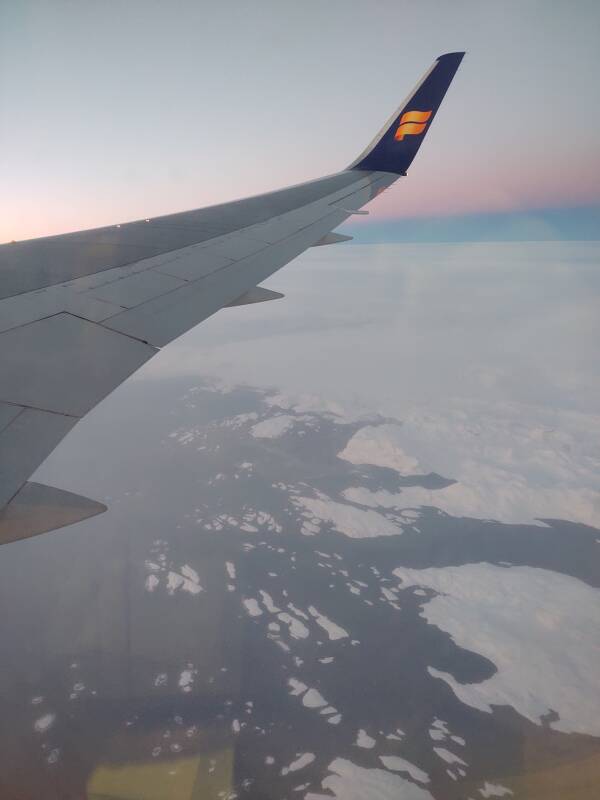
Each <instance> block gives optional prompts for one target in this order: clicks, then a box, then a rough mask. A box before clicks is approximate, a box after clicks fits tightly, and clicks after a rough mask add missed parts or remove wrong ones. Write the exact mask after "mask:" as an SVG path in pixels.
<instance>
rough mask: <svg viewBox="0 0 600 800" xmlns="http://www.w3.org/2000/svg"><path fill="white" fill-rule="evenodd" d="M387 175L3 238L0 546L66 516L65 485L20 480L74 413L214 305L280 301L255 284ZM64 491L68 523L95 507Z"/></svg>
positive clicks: (346, 175)
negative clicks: (58, 232) (94, 226)
mask: <svg viewBox="0 0 600 800" xmlns="http://www.w3.org/2000/svg"><path fill="white" fill-rule="evenodd" d="M394 179H395V176H394V175H390V174H387V173H383V172H382V173H375V172H368V171H360V170H359V171H356V170H352V171H347V172H342V173H339V174H337V175H334V176H331V177H328V178H323V179H321V180H317V181H312V182H310V183H307V184H303V185H300V186H298V187H292V188H290V189H286V190H283V191H280V192H273V193H271V194H266V195H262V196H259V197H254V198H250V199H248V200H241V201H237V202H235V203H231V204H226V205H222V206H215V207H213V208H207V209H202V210H199V211H190V212H185V213H182V214H175V215H170V216H167V217H160V218H158V219H153V220H143V221H141V222H132V223H127V224H123V225H115V226H112V227H110V228H100V229H98V230H92V231H83V232H80V233H74V234H66V235H64V236H54V237H48V238H45V239H37V240H32V241H26V242H21V243H15V244H6V245H2V246H1V247H0V294H1V295H2V298H1V299H0V509H2V508H3V509H4V510H3V511H0V542H2V541H4V542H6V541H10V540H13V539H15V538H23V536H27V535H33V534H35V533H40V532H41V530H40V528H41V529H42V530H47V529H50V528H54V527H58V526H59V524H67V523H66V522H65V521H64V509H65V502H66V501H65V495H66V493H64V492H59V491H58V490H55V491H56V493H57V494H56V496H54V495H52V494H49V491H48V487H41V486H39V485H38V484H34V483H28V482H27V480H28V478H29V476H30V475H31V474H32V473H33V472H34V471H35V470H36V469H37V467H38V466H39V465H40V464H41V463H42V461H44V459H45V458H46V457H47V456H48V455H49V453H50V452H51V451H52V450H53V449H54V448H55V447H56V446H57V444H58V443H59V442H60V441H61V439H62V438H63V437H64V436H65V435H66V434H67V433H68V432H69V431H70V430H71V429H72V428H73V426H74V425H75V424H76V422H77V421H78V420H79V419H81V417H82V416H84V415H85V414H86V413H87V412H88V411H90V410H91V409H92V408H93V407H94V406H95V405H97V403H99V402H100V401H101V400H102V399H103V398H104V397H106V395H108V394H109V393H110V392H111V391H112V390H113V389H115V388H116V387H117V386H118V385H119V384H120V383H122V382H123V381H124V380H125V379H126V378H127V377H129V376H130V375H131V374H132V373H133V372H135V371H136V370H137V369H138V368H139V367H141V366H142V365H143V364H144V363H145V362H146V361H148V359H150V358H152V356H153V355H154V354H155V353H156V352H158V349H159V348H161V347H163V346H165V345H166V344H168V343H169V342H171V341H172V340H173V339H175V338H177V337H178V336H180V335H181V334H183V333H185V332H186V331H188V330H189V329H190V328H192V327H193V326H194V325H197V324H198V323H199V322H202V321H203V320H204V319H206V318H207V317H209V316H211V315H212V314H214V313H215V312H216V311H218V310H219V309H221V308H223V307H225V306H229V305H241V304H244V303H253V302H261V301H263V300H267V299H273V298H275V297H278V296H280V295H278V294H277V293H275V292H269V291H268V290H266V289H262V288H261V287H259V286H258V284H260V282H261V281H264V280H265V279H266V278H267V277H269V276H270V275H272V274H273V273H274V272H275V271H276V270H278V269H280V268H281V267H282V266H284V265H285V264H287V263H288V262H289V261H291V260H292V259H294V258H295V257H296V256H298V255H299V254H300V253H302V252H303V251H304V250H306V249H307V248H308V247H311V246H313V245H316V244H320V243H321V242H322V243H329V242H328V240H327V238H326V237H327V235H328V234H330V232H331V231H332V230H333V229H334V228H335V227H337V226H338V225H339V224H340V223H342V222H344V221H345V220H346V219H347V218H348V217H349V216H350V215H351V213H352V212H353V211H355V210H358V209H359V208H360V207H361V206H362V205H364V204H365V203H366V202H368V201H369V200H370V199H371V198H372V197H373V196H374V194H375V193H377V192H378V191H380V190H381V189H382V188H385V187H386V186H388V185H389V184H390V183H392V182H393V180H394ZM343 238H344V237H341V236H339V237H338V236H334V237H333V238H331V239H330V240H329V241H331V242H335V241H337V240H338V239H339V240H343ZM38 495H39V497H38ZM42 495H43V497H42ZM40 497H42V499H40ZM70 497H71V498H73V497H75V496H73V495H71V496H70ZM76 499H78V500H80V501H81V503H80V504H79V505H78V504H77V503H75V504H73V503H71V505H72V507H73V508H72V510H73V514H74V515H75V519H82V518H84V517H85V516H89V515H90V514H95V513H99V511H102V510H104V507H103V506H101V505H99V504H97V503H92V502H91V501H87V500H85V499H84V498H76ZM53 500H54V505H53ZM40 508H43V514H42V513H40ZM34 512H35V514H34ZM32 514H34V516H35V517H36V521H35V522H33V523H32ZM69 521H74V519H70V518H68V519H67V522H69Z"/></svg>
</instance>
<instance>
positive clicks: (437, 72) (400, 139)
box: [349, 53, 465, 175]
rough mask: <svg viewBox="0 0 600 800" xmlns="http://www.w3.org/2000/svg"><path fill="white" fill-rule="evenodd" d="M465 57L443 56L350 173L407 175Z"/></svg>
mask: <svg viewBox="0 0 600 800" xmlns="http://www.w3.org/2000/svg"><path fill="white" fill-rule="evenodd" d="M464 55H465V54H464V53H446V54H445V55H443V56H440V57H439V58H438V59H437V61H435V63H434V64H433V66H432V67H431V68H430V69H429V70H428V71H427V72H426V73H425V75H424V76H423V77H422V78H421V80H420V81H419V83H418V84H417V86H416V88H415V89H414V91H413V92H412V94H411V95H410V96H409V97H408V99H407V100H405V101H404V103H402V105H401V106H400V108H399V109H398V110H397V111H396V112H395V113H394V115H393V116H392V117H391V119H390V120H389V121H388V122H387V123H386V125H384V127H383V128H382V129H381V130H380V131H379V133H378V134H377V136H376V137H375V139H374V140H373V141H372V142H371V144H370V145H369V146H368V147H367V149H366V150H365V151H364V152H363V153H361V154H360V156H359V157H358V158H357V159H356V161H354V162H353V163H352V164H350V167H349V169H369V170H377V171H382V172H393V173H395V174H397V175H404V174H405V173H406V170H407V169H408V168H409V167H410V165H411V164H412V161H413V158H414V157H415V156H416V154H417V151H418V149H419V147H420V146H421V142H422V141H423V139H424V138H425V136H426V134H427V131H428V130H429V128H430V126H431V123H432V122H433V120H434V118H435V115H436V114H437V111H438V108H439V107H440V105H441V103H442V100H443V99H444V95H445V94H446V92H447V91H448V87H449V86H450V83H451V82H452V78H454V75H455V74H456V70H457V69H458V67H459V65H460V62H461V61H462V60H463V56H464Z"/></svg>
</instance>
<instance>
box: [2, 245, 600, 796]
mask: <svg viewBox="0 0 600 800" xmlns="http://www.w3.org/2000/svg"><path fill="white" fill-rule="evenodd" d="M322 251H324V252H322ZM599 255H600V245H597V244H594V243H585V244H577V243H570V244H569V245H568V246H567V245H562V244H550V243H544V244H530V243H525V244H519V245H504V244H503V245H476V246H455V245H452V246H425V245H423V246H405V245H394V246H347V247H345V248H342V247H337V248H319V249H318V250H315V251H314V252H311V253H308V254H306V255H305V256H304V257H302V258H301V259H299V260H298V261H297V262H295V263H294V264H293V265H290V267H289V268H287V269H286V270H284V271H283V272H282V273H280V274H279V275H276V276H275V277H274V278H273V279H272V280H271V281H270V283H269V286H272V288H274V289H280V290H282V291H284V292H285V293H286V295H287V296H286V299H285V300H282V301H278V302H277V303H269V304H264V305H262V306H259V307H254V308H252V307H251V308H245V309H244V308H239V309H229V310H226V311H223V312H221V313H220V314H218V315H216V316H215V317H214V318H213V319H212V320H210V321H208V323H207V324H206V325H203V326H200V327H199V328H198V329H196V330H195V331H193V332H191V333H190V334H188V335H187V336H186V337H184V338H182V339H181V340H179V342H177V343H175V345H174V346H173V347H171V348H167V349H166V350H165V351H164V352H163V353H161V354H160V355H159V356H158V357H157V358H156V359H155V361H154V362H152V363H151V364H149V365H148V366H147V367H146V368H145V369H144V370H143V371H142V372H141V373H140V374H139V376H138V377H137V378H136V379H135V380H134V381H130V382H129V383H127V384H125V385H124V386H123V387H121V388H120V389H119V390H118V391H117V392H115V393H114V394H113V395H112V396H111V397H109V398H108V399H107V400H106V401H105V402H104V403H102V404H101V406H99V407H98V409H96V410H95V412H94V413H93V414H91V415H90V416H89V417H88V418H86V420H84V421H83V422H82V423H81V424H80V425H79V426H78V428H77V429H76V430H75V432H74V433H73V434H71V435H70V436H69V437H68V438H67V439H66V440H65V441H64V443H63V444H62V445H61V447H60V448H59V449H58V450H57V451H56V452H55V453H54V454H53V455H52V456H51V458H50V459H49V460H48V461H47V462H46V464H45V465H43V467H42V468H41V469H40V470H39V472H38V474H37V475H36V479H37V480H40V481H44V482H48V483H52V484H55V485H57V486H60V487H61V488H65V489H68V490H71V491H75V492H79V493H81V494H84V495H86V496H89V497H93V498H95V499H98V500H100V501H102V502H105V503H106V504H107V505H108V507H109V510H108V511H107V512H106V513H105V514H104V515H101V516H99V517H96V518H94V519H91V520H87V521H85V522H82V523H80V524H78V525H75V526H71V527H69V528H65V529H63V530H60V531H56V532H52V533H49V534H46V535H44V536H40V537H37V538H35V539H31V540H28V541H23V542H17V543H13V544H11V545H7V546H5V547H3V548H2V550H1V553H0V555H1V558H0V596H1V601H2V608H3V613H2V615H1V619H0V642H1V653H2V665H3V669H2V670H1V671H0V682H1V696H2V713H1V718H2V725H1V726H0V745H1V746H0V764H1V769H0V796H1V797H2V798H9V799H12V798H15V799H16V798H19V800H22V799H23V798H39V797H44V798H69V800H71V798H73V800H74V799H75V798H81V797H87V798H90V800H100V798H103V800H104V799H105V798H128V799H129V798H143V799H144V800H146V798H148V800H150V799H152V800H154V798H176V800H179V798H181V800H183V799H184V798H185V799H186V800H187V798H202V799H203V800H204V798H231V800H233V798H234V797H237V798H248V800H259V798H260V799H262V798H269V799H270V798H273V800H280V799H281V798H296V797H297V798H304V799H305V800H317V798H324V797H336V798H341V799H343V800H354V798H361V800H362V798H368V797H376V798H385V799H386V800H387V799H388V798H389V800H396V798H415V799H417V800H418V799H421V800H423V799H424V798H431V797H434V798H450V799H451V800H452V799H453V798H457V800H458V798H469V797H471V798H479V797H484V798H485V797H503V796H504V797H517V798H530V797H532V798H537V797H539V798H545V799H546V798H552V797H557V798H558V797H561V798H563V797H581V798H587V797H591V796H593V787H594V786H596V785H597V783H598V780H599V779H600V728H599V726H598V719H600V714H599V712H600V706H599V701H598V697H599V696H600V695H599V692H598V689H599V688H600V687H599V685H598V678H597V675H596V673H597V668H596V667H597V660H598V653H599V647H600V642H599V641H598V630H600V624H599V623H600V592H599V590H598V586H599V584H600V568H599V567H600V561H599V555H600V501H599V495H598V474H600V471H599V469H598V467H600V456H599V455H598V453H599V452H600V450H599V448H598V445H599V443H600V419H599V417H598V414H597V410H598V397H599V395H600V392H599V374H598V364H597V354H596V345H595V342H597V341H598V340H599V339H600V314H599V313H598V312H599V311H600V299H599V298H600V291H599V290H600V279H599V278H598V274H599V273H598V261H599Z"/></svg>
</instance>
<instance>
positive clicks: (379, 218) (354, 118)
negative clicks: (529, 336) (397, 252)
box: [0, 0, 600, 241]
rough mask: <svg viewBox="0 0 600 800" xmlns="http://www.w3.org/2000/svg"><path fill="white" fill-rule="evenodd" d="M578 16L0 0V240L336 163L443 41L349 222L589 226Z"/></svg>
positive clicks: (385, 228)
mask: <svg viewBox="0 0 600 800" xmlns="http://www.w3.org/2000/svg"><path fill="white" fill-rule="evenodd" d="M599 33H600V5H599V4H598V3H597V2H596V1H595V0H591V2H588V0H577V2H575V3H573V2H562V0H553V2H552V3H548V2H546V1H545V0H541V1H540V2H535V1H533V0H518V2H509V1H507V2H502V3H500V2H481V1H480V0H477V2H473V1H469V2H466V1H465V0H457V2H453V3H447V2H433V0H420V2H413V0H392V1H391V2H388V1H387V0H379V2H370V3H348V2H345V1H344V0H328V2H327V3H324V2H315V1H314V0H304V2H302V3H297V2H286V1H283V2H282V0H255V2H252V3H245V2H240V1H239V0H238V2H232V1H231V0H223V2H220V3H218V4H214V3H207V2H203V1H202V0H196V1H195V2H193V1H192V0H185V1H184V0H179V1H177V0H176V1H175V2H169V3H167V2H155V0H141V1H140V2H138V0H129V2H114V1H113V0H103V2H95V1H94V0H88V2H75V0H52V2H49V1H48V2H31V1H28V0H23V1H22V2H19V3H9V2H5V3H1V4H0V101H1V102H0V108H1V109H2V111H1V114H2V121H1V123H0V138H1V141H0V241H10V240H12V239H25V238H30V237H35V236H41V235H45V234H52V233H60V232H64V231H69V230H77V229H80V228H89V227H95V226H99V225H103V224H111V223H115V222H119V221H120V222H124V221H127V220H131V219H136V218H140V217H146V216H156V215H159V214H165V213H169V212H176V211H181V210H185V209H189V208H197V207H202V206H206V205H212V204H214V203H218V202H224V201H227V200H230V199H234V198H238V197H244V196H248V195H252V194H257V193H261V192H264V191H269V190H271V189H276V188H280V187H282V186H286V185H290V184H293V183H298V182H302V181H305V180H309V179H311V178H316V177H320V176H321V175H324V174H330V173H333V172H336V171H337V170H339V169H342V168H344V167H345V166H346V165H347V164H349V163H350V162H351V161H352V160H353V159H354V157H355V156H356V155H357V154H358V153H359V152H360V151H361V150H362V149H363V148H364V146H365V145H366V144H367V143H368V142H369V141H370V140H371V139H372V137H373V136H374V134H375V133H376V132H377V130H378V129H379V128H380V127H381V125H382V124H383V123H384V122H385V120H386V119H387V118H388V117H389V115H390V114H391V112H392V111H393V110H394V109H395V108H396V107H397V106H398V104H399V103H400V101H401V100H402V99H403V98H404V97H405V96H406V95H407V94H408V93H409V92H410V91H411V89H412V87H413V86H414V84H415V83H416V82H417V80H418V79H419V78H420V76H421V74H422V73H423V72H424V71H425V70H426V69H427V68H428V67H429V66H430V64H431V63H432V62H433V60H434V59H435V58H436V57H437V56H438V55H440V54H441V53H444V52H448V51H454V50H466V51H467V56H466V58H465V60H464V61H463V64H462V66H461V68H460V70H459V72H458V74H457V76H456V78H455V81H454V83H453V85H452V86H451V87H450V90H449V92H448V95H447V97H446V100H445V101H444V104H443V106H442V109H441V111H440V113H439V114H438V116H437V118H436V120H435V125H433V126H432V129H431V131H430V132H429V134H428V137H427V140H426V142H425V144H424V146H423V147H422V149H421V151H420V152H419V155H418V157H417V159H416V160H415V163H414V164H413V166H412V167H411V170H410V172H409V176H408V177H407V178H404V179H402V180H400V181H398V182H397V183H396V185H395V186H394V188H393V189H392V190H391V191H390V192H387V193H386V194H384V195H383V196H382V197H381V198H378V200H377V201H376V202H375V203H373V204H372V205H371V208H372V211H371V214H370V216H369V218H368V219H367V220H366V221H364V222H363V221H361V222H360V223H354V227H355V229H356V233H357V234H358V238H359V240H360V239H361V238H362V239H363V240H366V241H373V240H374V239H375V238H377V237H379V236H381V237H383V239H384V240H401V239H402V238H406V237H408V238H411V237H412V238H415V239H416V240H420V237H424V238H425V240H427V239H429V238H431V236H432V235H433V237H434V238H435V236H436V235H437V236H441V237H442V238H444V237H446V238H449V239H453V238H454V239H456V238H464V239H470V238H474V239H477V238H479V239H481V238H534V239H535V238H582V239H586V238H588V239H589V238H598V237H597V236H596V235H595V234H594V231H595V230H596V229H597V228H598V227H599V225H600V211H599V210H600V147H599V145H598V141H599V135H598V134H599V131H600V88H599V84H598V80H597V75H598V68H599V67H600V50H599V48H598V35H599ZM411 220H415V224H411V223H410V221H411ZM540 220H541V221H540ZM427 221H430V222H431V225H430V226H429V228H428V227H427V225H425V223H426V222H427ZM417 223H418V224H417ZM542 228H543V230H542ZM432 231H433V232H434V233H433V234H432ZM436 231H437V234H436V233H435V232H436ZM499 231H500V233H501V235H499V233H498V232H499ZM419 232H420V233H419Z"/></svg>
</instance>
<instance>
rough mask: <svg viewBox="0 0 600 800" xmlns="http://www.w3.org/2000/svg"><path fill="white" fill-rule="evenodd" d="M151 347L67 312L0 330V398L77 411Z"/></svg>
mask: <svg viewBox="0 0 600 800" xmlns="http://www.w3.org/2000/svg"><path fill="white" fill-rule="evenodd" d="M155 352H156V350H155V349H154V348H153V347H149V346H148V345H147V344H143V343H142V342H138V341H135V340H134V339H131V338H128V337H126V336H123V335H121V334H119V333H116V332H115V331H112V330H108V329H107V328H104V327H102V326H101V325H99V324H97V323H93V322H89V321H88V320H85V319H81V318H79V317H74V316H73V315H72V314H66V313H62V314H56V315H55V316H53V317H47V318H45V319H41V320H37V321H36V322H32V323H30V324H29V325H22V326H21V327H19V328H13V329H12V330H10V331H5V332H4V333H2V334H0V375H2V384H1V386H0V402H5V403H11V404H15V405H21V406H26V407H28V408H37V409H42V410H44V411H51V412H54V413H55V414H66V415H68V416H73V417H81V416H83V415H84V414H85V413H86V412H87V411H89V410H90V409H91V408H93V407H94V406H95V405H96V404H97V403H99V402H100V400H102V398H103V397H105V396H106V395H107V394H109V392H111V391H112V390H113V389H114V388H115V387H116V386H118V385H119V384H120V383H122V382H123V381H124V380H125V378H127V377H129V375H131V373H132V372H135V370H136V369H138V368H139V367H141V366H142V364H144V363H145V362H146V361H147V360H148V359H149V358H151V356H153V355H154V354H155Z"/></svg>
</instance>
